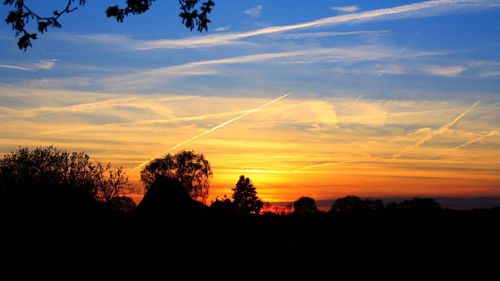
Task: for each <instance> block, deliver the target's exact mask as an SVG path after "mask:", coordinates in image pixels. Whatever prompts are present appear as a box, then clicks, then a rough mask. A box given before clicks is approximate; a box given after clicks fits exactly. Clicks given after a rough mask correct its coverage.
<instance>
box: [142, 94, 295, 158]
mask: <svg viewBox="0 0 500 281" xmlns="http://www.w3.org/2000/svg"><path fill="white" fill-rule="evenodd" d="M290 94H291V93H286V94H284V95H282V96H281V97H279V98H276V99H274V100H272V101H268V102H266V103H265V104H263V105H261V106H259V107H257V108H254V109H251V110H247V111H245V112H243V113H242V114H240V115H238V116H236V117H234V118H233V119H230V120H228V121H225V122H223V123H221V124H219V125H217V126H215V127H213V128H211V129H208V130H206V131H205V132H203V133H201V134H198V135H196V136H193V137H190V138H189V139H187V140H185V141H182V142H180V143H178V144H176V145H174V146H172V147H171V148H170V149H169V150H167V152H168V151H171V150H174V149H176V148H178V147H179V146H182V145H184V144H186V143H188V142H190V141H193V140H195V139H197V138H200V137H203V136H204V135H207V134H210V133H211V132H213V131H215V130H218V129H220V128H223V127H225V126H227V125H229V124H231V123H233V122H235V121H237V120H239V119H241V118H243V117H245V116H247V115H249V114H251V113H254V112H257V111H259V110H261V109H263V108H265V107H267V106H269V105H271V104H273V103H275V102H277V101H279V100H281V99H284V98H286V97H287V96H289V95H290ZM149 161H151V160H148V161H145V162H144V163H142V164H140V165H139V166H137V167H136V168H141V167H142V166H144V165H146V164H147V163H148V162H149Z"/></svg>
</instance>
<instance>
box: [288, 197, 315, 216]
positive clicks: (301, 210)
mask: <svg viewBox="0 0 500 281" xmlns="http://www.w3.org/2000/svg"><path fill="white" fill-rule="evenodd" d="M293 209H294V211H293V212H294V214H300V215H304V214H314V213H316V212H318V207H316V201H314V199H313V198H311V197H300V198H299V199H298V200H297V201H295V202H293Z"/></svg>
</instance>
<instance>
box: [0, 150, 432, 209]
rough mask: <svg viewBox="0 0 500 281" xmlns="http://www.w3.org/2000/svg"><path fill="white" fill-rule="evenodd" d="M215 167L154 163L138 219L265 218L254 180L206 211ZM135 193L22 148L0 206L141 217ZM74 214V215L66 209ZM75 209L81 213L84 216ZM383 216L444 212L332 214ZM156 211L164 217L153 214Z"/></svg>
mask: <svg viewBox="0 0 500 281" xmlns="http://www.w3.org/2000/svg"><path fill="white" fill-rule="evenodd" d="M211 176H212V170H211V166H210V163H209V162H208V160H207V159H205V157H204V155H203V154H196V153H194V152H193V151H181V152H179V153H177V154H175V155H171V154H167V155H165V156H164V157H162V158H158V159H154V160H152V161H150V162H149V163H148V164H147V165H146V166H145V167H144V168H143V170H142V171H141V180H142V182H143V183H144V187H145V188H144V191H145V195H144V199H143V201H142V202H141V203H140V204H139V208H137V212H138V213H145V212H146V213H148V214H149V215H150V216H153V215H154V216H161V215H162V214H167V213H168V215H175V214H176V213H186V212H205V211H208V210H210V211H211V212H212V213H215V214H221V215H222V214H227V215H235V214H241V215H258V214H263V213H264V212H263V211H262V209H263V206H264V203H263V201H262V200H261V199H260V198H259V197H258V195H257V190H256V187H255V186H254V184H253V183H252V181H251V180H250V179H249V178H248V177H245V176H243V175H242V176H240V178H239V179H238V181H237V182H236V184H235V186H234V188H232V192H233V194H232V195H231V196H230V197H227V196H224V197H223V198H216V199H215V200H214V201H212V202H211V203H210V205H209V206H210V207H209V208H206V205H205V202H206V199H207V197H208V190H209V179H210V177H211ZM133 192H136V191H135V190H134V188H132V186H131V185H130V184H129V183H128V177H127V176H126V175H125V173H124V171H123V167H113V166H112V165H111V163H107V164H103V163H101V162H99V161H93V160H91V158H90V156H89V155H88V154H86V153H82V152H71V153H69V152H67V151H63V150H59V149H57V148H55V147H53V146H49V147H39V148H35V149H29V148H20V149H19V150H18V151H16V152H12V153H10V154H7V155H5V156H4V157H3V158H2V159H1V160H0V194H1V199H0V200H1V202H2V205H4V207H5V206H10V207H11V208H15V209H24V211H31V212H43V211H44V210H49V209H53V210H59V211H64V212H66V213H67V212H70V211H81V212H86V211H90V210H91V209H95V208H101V209H107V210H109V211H112V212H117V213H128V212H132V211H135V210H136V205H135V202H134V201H133V200H132V198H131V197H130V195H131V193H133ZM65 207H68V208H69V209H68V210H64V208H65ZM77 208H81V210H78V209H77ZM384 209H413V210H423V211H432V210H440V209H441V206H440V205H439V203H437V202H436V201H434V200H433V199H430V198H415V199H413V200H406V201H403V202H400V203H390V204H385V203H384V202H383V201H382V200H370V199H361V198H359V197H356V196H347V197H344V198H339V199H337V200H336V201H335V202H334V203H333V205H332V207H331V209H330V211H329V212H328V213H329V214H334V213H348V212H367V211H381V210H384ZM153 212H158V213H157V214H154V213H153ZM319 213H320V211H319V210H318V208H317V207H316V203H315V200H314V199H313V198H309V197H301V198H299V199H298V200H297V201H295V202H294V203H293V214H298V215H313V214H319Z"/></svg>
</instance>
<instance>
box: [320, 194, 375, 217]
mask: <svg viewBox="0 0 500 281" xmlns="http://www.w3.org/2000/svg"><path fill="white" fill-rule="evenodd" d="M384 208H385V206H384V202H383V201H382V200H380V199H377V200H370V199H364V200H363V199H361V198H359V197H357V196H352V195H349V196H346V197H342V198H338V199H337V200H335V202H334V203H333V205H332V207H331V208H330V211H329V213H335V212H338V213H347V212H360V211H377V210H383V209H384Z"/></svg>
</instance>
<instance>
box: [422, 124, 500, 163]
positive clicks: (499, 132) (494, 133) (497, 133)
mask: <svg viewBox="0 0 500 281" xmlns="http://www.w3.org/2000/svg"><path fill="white" fill-rule="evenodd" d="M494 136H500V130H493V131H489V132H488V133H487V134H484V135H482V136H479V137H477V138H473V139H470V140H468V141H466V142H464V143H463V144H461V145H457V146H455V147H454V148H450V149H448V150H447V151H446V152H445V153H448V152H452V151H455V150H458V149H460V148H464V147H466V146H468V145H470V144H473V143H476V142H479V141H482V140H484V139H485V138H487V137H494ZM443 154H444V153H440V154H438V155H436V156H433V157H432V158H430V159H436V158H437V157H439V156H441V155H443Z"/></svg>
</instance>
